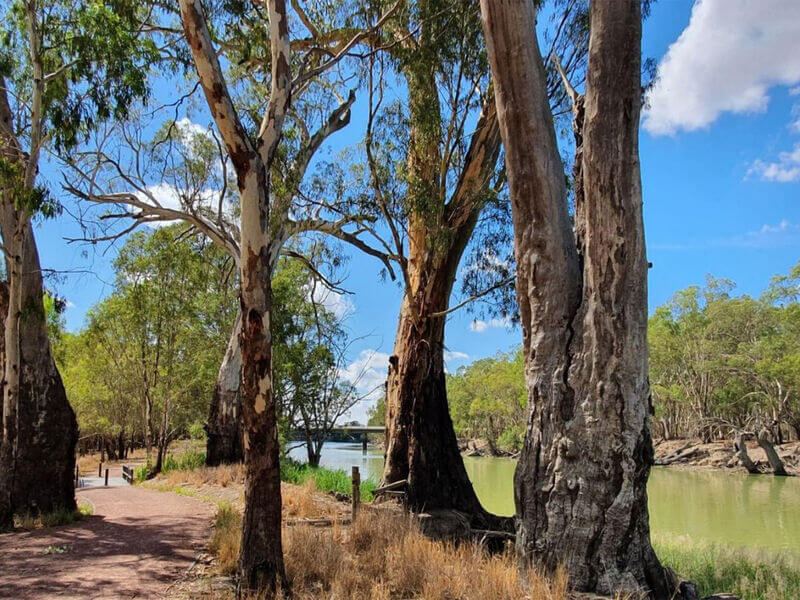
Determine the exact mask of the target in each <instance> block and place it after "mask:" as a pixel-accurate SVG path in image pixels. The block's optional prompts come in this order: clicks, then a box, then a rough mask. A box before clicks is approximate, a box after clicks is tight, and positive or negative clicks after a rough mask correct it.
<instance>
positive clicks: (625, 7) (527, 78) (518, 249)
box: [481, 0, 689, 599]
mask: <svg viewBox="0 0 800 600" xmlns="http://www.w3.org/2000/svg"><path fill="white" fill-rule="evenodd" d="M534 4H535V3H534V2H533V1H532V0H500V1H494V0H482V1H481V10H482V14H483V24H484V31H485V35H486V40H487V46H488V50H489V59H490V63H491V67H492V74H493V77H494V82H495V86H496V98H497V111H498V118H499V122H500V128H501V132H502V136H503V141H504V146H505V151H506V165H507V171H508V178H509V188H510V191H511V200H512V209H513V217H514V246H515V253H516V259H517V297H518V301H519V307H520V318H521V324H522V330H523V352H524V357H525V374H526V383H527V388H528V406H529V410H530V415H529V420H528V429H527V433H526V438H525V443H524V446H523V450H522V454H521V456H520V461H519V463H518V467H517V470H516V474H515V478H514V497H515V503H516V507H517V548H518V551H519V553H520V554H521V555H522V556H524V557H526V558H528V559H532V560H533V561H535V562H536V563H539V564H541V565H543V566H544V567H545V568H547V569H549V570H555V569H556V568H557V567H558V566H559V565H564V566H565V567H566V570H567V573H568V575H569V580H570V585H571V586H572V587H573V588H575V589H576V590H579V591H592V592H597V593H600V594H613V593H616V591H617V590H619V589H621V590H623V591H625V592H635V593H638V592H639V591H641V590H644V591H646V593H647V594H649V595H650V596H651V597H653V598H659V599H662V598H663V599H666V598H673V597H682V593H683V592H688V591H689V590H688V588H687V587H686V586H684V587H681V588H680V589H679V590H676V589H673V582H671V581H670V578H669V577H668V573H667V571H666V570H665V569H664V568H663V567H662V566H661V564H660V562H659V560H658V558H657V557H656V555H655V552H654V551H653V548H652V546H651V544H650V530H649V516H648V512H647V491H646V485H647V478H648V475H649V472H650V466H651V464H652V461H653V448H652V441H651V437H650V413H651V410H652V408H651V405H650V391H649V384H648V373H647V366H648V365H647V362H648V361H647V259H646V255H645V245H644V228H643V223H642V194H641V183H640V172H639V149H638V131H639V113H640V109H641V103H642V87H641V31H642V27H641V25H642V14H641V5H640V2H639V0H625V1H620V2H599V1H593V2H591V4H590V41H589V58H588V66H587V78H586V92H585V105H584V107H585V117H584V122H583V129H582V132H583V144H582V154H581V156H580V161H581V169H580V173H581V177H582V182H581V184H582V185H581V188H582V194H580V195H578V196H577V197H576V203H575V217H574V219H575V226H574V229H573V225H572V223H571V221H570V218H569V213H568V207H567V194H566V190H565V186H564V175H563V167H562V163H561V158H560V156H559V152H558V147H557V143H556V133H555V130H554V127H553V120H552V117H551V114H550V111H549V110H548V106H547V100H546V86H545V75H544V64H543V61H542V57H541V55H540V52H539V48H538V43H537V39H536V36H535V35H533V34H532V32H533V31H534V25H535V22H536V8H535V5H534ZM673 594H675V595H673Z"/></svg>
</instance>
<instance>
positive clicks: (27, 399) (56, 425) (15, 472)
mask: <svg viewBox="0 0 800 600" xmlns="http://www.w3.org/2000/svg"><path fill="white" fill-rule="evenodd" d="M1 211H2V212H1V213H0V229H2V236H3V241H4V245H5V247H6V249H7V250H8V252H9V256H8V258H7V261H6V264H7V270H8V275H9V284H8V305H7V306H8V311H7V314H6V315H5V336H4V338H5V339H4V355H5V361H4V371H5V378H4V386H3V388H4V389H3V391H4V397H3V442H2V450H1V451H0V522H2V523H5V524H8V522H9V520H10V519H11V517H12V516H13V514H14V513H18V512H31V513H34V514H35V513H37V512H50V511H53V510H56V509H59V508H65V509H68V510H73V509H75V488H74V473H75V446H76V444H77V439H78V426H77V422H76V420H75V414H74V412H73V411H72V407H71V406H70V405H69V402H68V401H67V396H66V392H65V391H64V385H63V383H62V381H61V376H60V375H59V373H58V369H57V368H56V365H55V361H54V360H53V357H52V354H51V352H50V343H49V340H48V339H47V325H46V318H45V313H44V304H43V294H44V288H43V284H42V276H41V268H40V266H39V256H38V252H37V250H36V242H35V240H34V237H33V231H32V230H31V228H30V221H29V220H27V221H26V220H25V219H26V218H25V217H22V220H21V219H20V214H19V211H18V210H17V209H16V208H15V207H14V204H13V201H12V200H10V199H9V198H8V197H7V196H6V194H4V197H3V206H2V209H1Z"/></svg>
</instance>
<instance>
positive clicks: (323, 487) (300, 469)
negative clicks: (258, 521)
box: [134, 450, 378, 502]
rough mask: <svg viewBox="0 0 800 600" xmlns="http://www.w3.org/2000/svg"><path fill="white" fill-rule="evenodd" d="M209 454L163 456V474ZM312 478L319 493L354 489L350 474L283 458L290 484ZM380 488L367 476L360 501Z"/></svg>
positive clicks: (145, 468) (139, 475)
mask: <svg viewBox="0 0 800 600" xmlns="http://www.w3.org/2000/svg"><path fill="white" fill-rule="evenodd" d="M205 462H206V455H205V453H204V452H199V451H195V450H190V451H188V452H185V453H183V454H180V455H173V454H169V455H167V457H166V458H165V459H164V462H163V464H162V466H161V472H162V473H169V472H170V471H193V470H195V469H199V468H201V467H203V466H204V465H205ZM151 470H152V468H151V466H150V465H149V464H144V465H141V466H139V467H137V468H136V469H135V470H134V479H135V480H136V482H137V483H141V482H143V481H145V480H147V477H148V475H149V474H150V472H151ZM309 479H313V480H314V483H315V484H316V489H317V490H318V491H320V492H323V493H327V492H337V493H339V494H344V495H346V496H349V495H350V492H351V487H352V484H351V480H350V474H349V473H347V472H346V471H342V470H340V469H328V468H325V467H310V466H309V465H307V464H305V463H301V462H298V461H296V460H293V459H291V458H284V459H283V460H281V480H282V481H285V482H287V483H294V484H297V485H302V484H303V483H305V482H306V481H308V480H309ZM376 487H378V485H377V483H376V482H375V481H374V480H372V479H365V480H363V481H362V482H361V486H360V489H361V500H362V501H363V502H372V499H373V493H372V492H373V490H374V489H375V488H376Z"/></svg>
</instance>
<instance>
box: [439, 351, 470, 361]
mask: <svg viewBox="0 0 800 600" xmlns="http://www.w3.org/2000/svg"><path fill="white" fill-rule="evenodd" d="M468 358H469V354H466V353H464V352H459V351H458V350H445V351H444V360H445V362H450V361H451V360H467V359H468Z"/></svg>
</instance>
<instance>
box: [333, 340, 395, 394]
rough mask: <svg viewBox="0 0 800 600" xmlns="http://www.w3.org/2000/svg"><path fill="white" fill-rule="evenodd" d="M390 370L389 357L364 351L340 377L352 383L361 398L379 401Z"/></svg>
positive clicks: (341, 372) (342, 370)
mask: <svg viewBox="0 0 800 600" xmlns="http://www.w3.org/2000/svg"><path fill="white" fill-rule="evenodd" d="M388 370H389V355H388V354H386V353H384V352H378V351H377V350H362V351H361V353H360V354H359V355H358V357H357V358H356V359H355V360H354V361H353V362H351V363H350V364H349V365H347V366H346V367H345V368H343V369H341V370H340V371H339V377H341V378H342V379H344V380H345V381H349V382H350V383H352V384H353V385H354V386H355V387H356V389H357V390H358V393H359V395H360V396H364V397H366V398H369V399H371V400H377V399H378V398H380V397H381V396H382V395H383V384H384V382H385V381H386V376H387V373H388Z"/></svg>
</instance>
